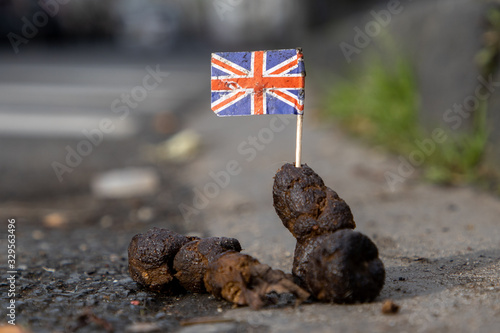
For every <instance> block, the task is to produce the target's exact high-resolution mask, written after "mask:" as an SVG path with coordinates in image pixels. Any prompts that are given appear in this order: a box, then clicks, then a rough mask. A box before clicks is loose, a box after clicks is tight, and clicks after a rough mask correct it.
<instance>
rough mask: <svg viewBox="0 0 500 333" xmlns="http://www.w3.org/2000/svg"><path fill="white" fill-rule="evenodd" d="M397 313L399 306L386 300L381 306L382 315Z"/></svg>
mask: <svg viewBox="0 0 500 333" xmlns="http://www.w3.org/2000/svg"><path fill="white" fill-rule="evenodd" d="M398 311H399V305H397V304H396V303H394V302H393V301H392V300H390V299H388V300H386V301H385V302H384V304H382V313H383V314H396V313H398Z"/></svg>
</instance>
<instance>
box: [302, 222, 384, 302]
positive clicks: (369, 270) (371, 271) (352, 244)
mask: <svg viewBox="0 0 500 333" xmlns="http://www.w3.org/2000/svg"><path fill="white" fill-rule="evenodd" d="M316 242H317V246H316V247H315V248H314V250H313V251H312V253H311V255H310V256H309V261H308V263H307V269H306V271H305V282H306V284H307V286H308V287H309V289H310V290H311V293H312V294H313V295H315V297H316V298H317V299H318V300H320V301H333V302H335V303H354V302H367V301H372V300H373V299H374V298H375V297H377V296H378V294H379V293H380V290H381V289H382V287H383V286H384V279H385V270H384V265H383V264H382V261H381V260H380V259H379V258H378V250H377V247H376V246H375V244H373V242H372V241H371V240H370V239H369V238H368V237H366V236H365V235H363V234H361V233H359V232H356V231H352V230H349V229H344V230H339V231H337V232H334V233H331V234H325V235H321V236H318V237H317V239H316Z"/></svg>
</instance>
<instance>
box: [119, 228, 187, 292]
mask: <svg viewBox="0 0 500 333" xmlns="http://www.w3.org/2000/svg"><path fill="white" fill-rule="evenodd" d="M194 239H196V237H186V236H183V235H180V234H178V233H176V232H173V231H170V230H167V229H160V228H156V227H155V228H153V229H151V230H149V231H148V232H147V233H145V234H138V235H135V236H134V237H133V238H132V241H131V242H130V245H129V247H128V269H129V273H130V276H131V277H132V279H133V280H134V281H136V282H137V283H139V284H140V285H143V286H144V287H146V288H148V289H150V290H153V291H158V292H165V293H178V292H180V291H182V287H181V286H180V285H179V283H178V281H177V279H175V277H174V275H175V270H174V268H173V263H174V257H175V255H176V254H177V252H179V250H180V249H181V247H182V246H183V245H184V244H186V243H189V242H190V241H192V240H194Z"/></svg>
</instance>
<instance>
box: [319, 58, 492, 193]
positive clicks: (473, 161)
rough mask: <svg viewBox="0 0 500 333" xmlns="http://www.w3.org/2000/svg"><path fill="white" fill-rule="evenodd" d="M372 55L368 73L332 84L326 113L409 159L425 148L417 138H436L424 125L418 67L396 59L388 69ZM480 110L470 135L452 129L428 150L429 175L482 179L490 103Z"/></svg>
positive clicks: (440, 178)
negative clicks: (443, 139) (422, 122)
mask: <svg viewBox="0 0 500 333" xmlns="http://www.w3.org/2000/svg"><path fill="white" fill-rule="evenodd" d="M371 59H372V60H371V63H369V64H367V66H366V68H363V72H362V74H361V73H359V74H358V75H355V77H354V78H353V79H350V80H344V81H340V82H337V83H336V84H335V85H334V86H332V87H331V89H330V90H329V94H328V96H327V99H326V108H325V109H326V113H327V115H328V116H329V117H333V118H334V119H335V120H336V121H338V122H340V124H341V125H342V127H343V128H344V129H347V130H348V131H349V132H351V133H353V134H354V135H356V136H358V137H360V138H362V139H363V140H365V141H367V142H368V143H369V144H372V145H378V146H383V147H386V149H387V150H389V151H391V152H393V153H396V154H400V155H401V156H403V157H405V158H408V156H409V155H410V153H411V152H413V151H415V150H419V149H420V148H419V147H418V146H417V144H416V141H422V140H425V139H430V138H431V134H430V133H426V132H425V131H424V130H422V129H421V128H420V126H419V121H418V109H419V95H418V89H417V86H416V80H415V75H414V72H413V70H412V68H411V66H410V65H409V63H408V62H406V61H403V60H398V61H395V62H394V63H393V64H392V65H391V66H390V67H391V68H388V66H386V65H383V64H382V62H381V61H379V60H373V59H374V58H371ZM474 114H475V126H474V129H473V131H471V133H470V134H465V133H458V132H457V133H455V132H451V131H447V132H446V137H447V139H446V140H445V141H444V142H443V143H441V144H436V146H435V150H434V151H433V153H431V154H429V155H426V158H425V162H424V164H423V166H422V167H423V171H424V175H425V177H426V178H427V179H429V180H431V181H433V182H437V183H447V184H451V183H454V184H456V183H463V182H469V181H476V180H478V179H480V178H481V176H482V173H483V171H482V169H481V160H482V157H483V152H484V149H485V145H486V141H487V131H486V125H485V114H486V106H485V105H482V106H481V107H480V108H479V109H478V110H476V111H475V112H474ZM439 126H440V125H439V124H437V125H436V128H440V127H439ZM441 128H442V129H443V130H446V129H445V128H444V127H441Z"/></svg>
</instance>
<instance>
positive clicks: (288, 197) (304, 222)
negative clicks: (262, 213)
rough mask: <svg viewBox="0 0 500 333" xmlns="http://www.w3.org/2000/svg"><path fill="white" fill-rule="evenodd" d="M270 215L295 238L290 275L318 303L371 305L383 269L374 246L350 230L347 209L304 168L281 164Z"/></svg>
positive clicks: (311, 171) (349, 216)
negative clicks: (359, 303)
mask: <svg viewBox="0 0 500 333" xmlns="http://www.w3.org/2000/svg"><path fill="white" fill-rule="evenodd" d="M273 200H274V207H275V209H276V213H277V214H278V216H279V217H280V219H281V220H282V222H283V224H284V225H285V227H286V228H287V229H288V230H290V232H291V233H292V234H293V236H294V237H295V238H296V239H297V245H296V247H295V254H294V262H293V269H292V273H293V275H294V276H295V277H296V279H297V281H298V283H299V284H300V285H301V286H302V287H304V288H305V289H307V290H308V291H310V292H311V294H312V295H313V296H314V297H315V298H316V299H318V300H320V301H326V302H336V303H354V302H366V301H371V300H373V299H374V298H375V297H377V295H378V294H379V293H380V291H381V290H382V287H383V285H384V279H385V270H384V265H383V264H382V261H381V260H380V259H379V258H378V250H377V247H376V246H375V244H373V242H372V241H371V240H370V239H369V238H368V237H367V236H365V235H363V234H361V233H359V232H355V231H353V229H354V228H355V227H356V223H355V222H354V219H353V216H352V213H351V210H350V208H349V206H348V205H347V204H346V203H345V201H344V200H342V199H341V198H340V197H339V196H338V195H337V193H336V192H335V191H333V190H332V189H330V188H328V187H326V186H325V184H324V183H323V180H322V179H321V177H320V176H318V174H316V173H315V172H314V171H313V170H312V169H311V168H310V167H308V166H307V165H303V166H302V167H301V168H297V167H295V166H294V165H292V164H289V163H287V164H285V165H283V166H282V167H281V169H280V170H279V171H278V172H277V173H276V176H275V178H274V186H273Z"/></svg>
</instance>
